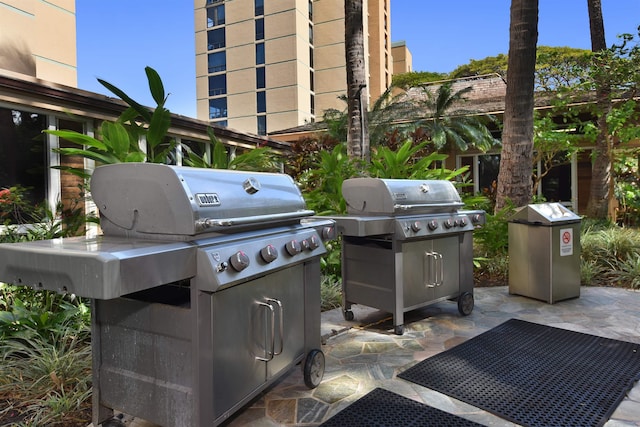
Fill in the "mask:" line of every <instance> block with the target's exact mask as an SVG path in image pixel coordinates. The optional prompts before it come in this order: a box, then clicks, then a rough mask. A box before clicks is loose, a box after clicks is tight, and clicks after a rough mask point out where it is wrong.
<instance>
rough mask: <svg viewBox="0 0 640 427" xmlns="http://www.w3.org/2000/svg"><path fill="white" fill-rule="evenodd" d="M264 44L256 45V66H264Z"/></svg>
mask: <svg viewBox="0 0 640 427" xmlns="http://www.w3.org/2000/svg"><path fill="white" fill-rule="evenodd" d="M264 63H265V57H264V43H258V44H257V45H256V64H264Z"/></svg>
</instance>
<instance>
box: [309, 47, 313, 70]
mask: <svg viewBox="0 0 640 427" xmlns="http://www.w3.org/2000/svg"><path fill="white" fill-rule="evenodd" d="M309 67H311V68H313V46H310V47H309Z"/></svg>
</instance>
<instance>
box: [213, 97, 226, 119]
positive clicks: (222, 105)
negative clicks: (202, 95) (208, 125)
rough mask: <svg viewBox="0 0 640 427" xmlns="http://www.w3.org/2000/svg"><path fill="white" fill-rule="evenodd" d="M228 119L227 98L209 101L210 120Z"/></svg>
mask: <svg viewBox="0 0 640 427" xmlns="http://www.w3.org/2000/svg"><path fill="white" fill-rule="evenodd" d="M222 117H227V98H214V99H210V100H209V119H218V118H222Z"/></svg>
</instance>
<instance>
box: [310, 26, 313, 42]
mask: <svg viewBox="0 0 640 427" xmlns="http://www.w3.org/2000/svg"><path fill="white" fill-rule="evenodd" d="M309 43H311V44H313V25H311V24H309Z"/></svg>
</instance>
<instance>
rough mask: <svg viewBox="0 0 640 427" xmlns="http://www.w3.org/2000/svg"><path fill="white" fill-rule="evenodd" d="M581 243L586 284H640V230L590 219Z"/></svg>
mask: <svg viewBox="0 0 640 427" xmlns="http://www.w3.org/2000/svg"><path fill="white" fill-rule="evenodd" d="M581 245H582V260H581V282H582V284H584V285H598V286H621V287H630V288H635V289H637V288H640V279H639V277H640V231H638V230H637V229H634V228H624V227H619V226H617V225H611V224H610V225H606V224H603V223H595V224H594V223H590V222H587V224H586V227H583V229H582V233H581Z"/></svg>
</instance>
